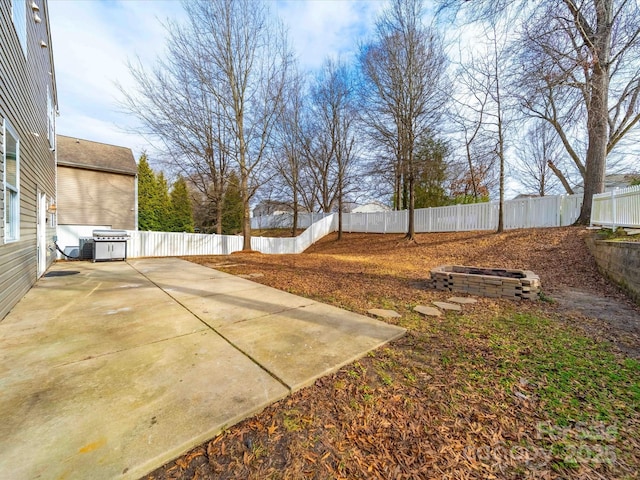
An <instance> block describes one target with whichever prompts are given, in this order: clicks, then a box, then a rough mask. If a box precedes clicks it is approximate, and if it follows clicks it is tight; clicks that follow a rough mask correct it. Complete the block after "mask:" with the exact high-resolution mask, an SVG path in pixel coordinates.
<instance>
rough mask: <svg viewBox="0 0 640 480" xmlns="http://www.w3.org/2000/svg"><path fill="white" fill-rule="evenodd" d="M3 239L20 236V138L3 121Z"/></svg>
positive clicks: (16, 238)
mask: <svg viewBox="0 0 640 480" xmlns="http://www.w3.org/2000/svg"><path fill="white" fill-rule="evenodd" d="M3 160H4V168H3V171H4V200H5V201H4V241H5V243H6V242H13V241H16V240H18V239H19V238H20V140H19V139H18V135H17V134H16V133H15V132H14V131H13V129H12V128H11V126H9V125H8V123H7V122H6V121H5V128H4V158H3Z"/></svg>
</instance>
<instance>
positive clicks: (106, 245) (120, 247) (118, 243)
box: [93, 230, 129, 262]
mask: <svg viewBox="0 0 640 480" xmlns="http://www.w3.org/2000/svg"><path fill="white" fill-rule="evenodd" d="M128 238H129V235H128V234H127V232H126V231H124V230H94V231H93V261H94V262H97V261H100V260H126V259H127V239H128Z"/></svg>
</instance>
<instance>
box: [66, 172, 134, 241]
mask: <svg viewBox="0 0 640 480" xmlns="http://www.w3.org/2000/svg"><path fill="white" fill-rule="evenodd" d="M135 185H136V177H135V176H133V175H124V174H117V173H109V172H100V171H97V170H85V169H82V168H75V167H66V166H62V165H58V189H59V190H60V192H61V193H60V195H59V197H58V224H60V225H110V226H111V228H115V229H125V230H135V229H136V224H135V220H136V211H135V209H136V198H135V192H136V188H135Z"/></svg>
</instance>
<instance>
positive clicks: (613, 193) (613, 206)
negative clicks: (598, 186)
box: [591, 188, 618, 232]
mask: <svg viewBox="0 0 640 480" xmlns="http://www.w3.org/2000/svg"><path fill="white" fill-rule="evenodd" d="M616 190H617V188H614V189H613V190H611V214H612V216H613V218H612V219H611V221H612V223H613V225H612V227H611V230H613V231H614V232H615V231H616V228H618V227H617V226H616V223H617V222H616V220H617V219H618V211H617V206H616V201H617V200H616ZM591 208H593V205H592V206H591Z"/></svg>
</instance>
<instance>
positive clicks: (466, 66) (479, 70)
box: [458, 23, 508, 233]
mask: <svg viewBox="0 0 640 480" xmlns="http://www.w3.org/2000/svg"><path fill="white" fill-rule="evenodd" d="M486 36H487V38H488V41H487V42H486V44H485V45H484V47H485V49H484V52H481V53H478V54H471V55H469V58H468V60H466V61H465V62H464V63H463V64H462V65H461V67H460V75H459V76H458V78H459V82H460V84H461V86H462V88H463V90H465V92H466V95H465V96H466V98H467V99H468V100H470V101H468V103H467V106H466V110H470V111H471V112H472V117H471V118H472V119H473V120H472V122H471V123H470V125H469V124H468V122H467V121H465V120H460V119H459V120H458V123H459V124H461V125H462V126H463V133H464V134H465V139H466V140H465V145H466V148H467V158H468V161H469V164H470V173H471V174H472V173H473V172H474V169H473V165H472V164H473V162H472V161H471V152H470V151H469V150H470V148H469V147H470V146H472V145H473V144H474V143H477V139H478V138H479V137H480V136H481V135H482V136H483V137H484V138H490V139H491V140H490V144H491V145H492V151H490V152H486V153H489V154H490V155H492V156H494V157H495V158H496V159H497V161H498V167H499V177H498V178H499V180H498V191H499V209H498V228H497V231H498V233H500V232H502V231H503V230H504V176H505V154H506V138H505V136H506V123H507V118H506V117H507V111H508V106H507V101H506V94H505V85H504V83H505V77H506V72H505V70H504V68H505V65H506V64H507V61H506V57H507V53H506V49H505V36H504V34H503V35H500V34H499V33H498V28H497V27H496V24H495V23H494V24H492V25H490V26H489V27H488V28H487V30H486ZM486 153H485V154H486ZM472 184H473V185H474V188H477V185H476V182H475V179H474V178H473V175H472ZM474 194H477V190H476V191H475V193H474Z"/></svg>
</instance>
